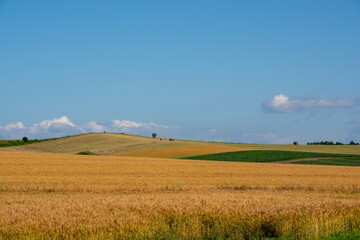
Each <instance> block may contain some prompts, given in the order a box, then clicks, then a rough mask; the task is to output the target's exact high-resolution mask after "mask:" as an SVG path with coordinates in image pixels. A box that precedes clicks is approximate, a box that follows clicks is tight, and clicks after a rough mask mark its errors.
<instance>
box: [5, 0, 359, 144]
mask: <svg viewBox="0 0 360 240" xmlns="http://www.w3.org/2000/svg"><path fill="white" fill-rule="evenodd" d="M359 26H360V1H354V0H352V1H350V0H349V1H331V0H324V1H289V0H283V1H280V0H279V1H276V0H275V1H267V0H262V1H209V0H207V1H66V0H65V1H37V0H34V1H24V0H19V1H10V0H2V1H0V109H1V111H0V139H8V138H15V139H16V138H22V136H24V135H26V136H28V137H29V138H45V137H57V136H64V135H69V134H74V133H82V132H88V131H114V132H127V133H136V134H140V135H150V134H151V132H153V131H157V132H158V135H161V136H165V135H166V136H168V137H173V138H183V139H196V140H214V141H232V142H256V143H291V142H292V141H299V142H300V143H306V142H308V141H321V140H332V141H343V142H347V141H350V140H354V141H360V91H359V90H360V67H359V66H360V44H359V43H360V28H359Z"/></svg>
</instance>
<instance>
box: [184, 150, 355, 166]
mask: <svg viewBox="0 0 360 240" xmlns="http://www.w3.org/2000/svg"><path fill="white" fill-rule="evenodd" d="M329 157H331V158H342V159H343V160H348V159H347V158H349V159H350V160H351V161H352V162H355V163H358V162H360V155H351V154H332V153H313V152H294V151H277V150H253V151H239V152H226V153H216V154H208V155H201V156H193V157H186V158H184V159H194V160H214V161H228V162H279V161H286V160H293V159H307V158H329ZM334 160H340V159H334ZM307 162H308V161H307ZM297 163H298V162H297Z"/></svg>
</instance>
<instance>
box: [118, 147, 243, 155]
mask: <svg viewBox="0 0 360 240" xmlns="http://www.w3.org/2000/svg"><path fill="white" fill-rule="evenodd" d="M246 150H250V149H244V148H238V147H231V146H222V145H214V144H197V145H188V146H178V147H168V148H157V149H149V150H141V151H136V152H129V153H124V154H121V155H120V156H128V157H153V158H183V157H190V156H197V155H205V154H213V153H222V152H235V151H246Z"/></svg>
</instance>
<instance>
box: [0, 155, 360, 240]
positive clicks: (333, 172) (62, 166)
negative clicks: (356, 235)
mask: <svg viewBox="0 0 360 240" xmlns="http://www.w3.org/2000/svg"><path fill="white" fill-rule="evenodd" d="M359 179H360V170H359V168H357V167H331V166H305V165H304V166H298V165H296V166H293V165H281V164H260V163H230V162H207V161H193V160H175V159H158V158H140V157H139V158H136V157H116V156H78V155H66V154H35V153H8V152H0V196H1V197H0V239H1V238H2V237H3V238H37V239H39V238H53V239H57V238H58V239H61V238H75V239H79V238H100V239H101V238H103V239H108V238H120V239H122V238H128V239H133V238H138V239H144V238H145V239H150V238H152V239H154V238H155V239H158V238H172V239H173V238H178V239H193V238H214V237H217V238H233V239H248V238H249V237H250V236H254V237H258V238H260V237H278V236H284V237H292V238H300V237H306V238H314V237H317V236H327V235H329V234H332V233H335V232H337V231H350V230H354V229H359V228H360V182H359Z"/></svg>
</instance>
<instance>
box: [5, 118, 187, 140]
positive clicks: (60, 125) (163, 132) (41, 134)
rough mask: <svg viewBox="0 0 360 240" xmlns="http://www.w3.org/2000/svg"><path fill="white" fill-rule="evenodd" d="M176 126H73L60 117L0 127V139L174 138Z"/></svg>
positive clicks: (118, 122)
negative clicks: (97, 135)
mask: <svg viewBox="0 0 360 240" xmlns="http://www.w3.org/2000/svg"><path fill="white" fill-rule="evenodd" d="M179 129H180V128H179V127H177V126H167V125H160V124H157V123H153V122H149V123H141V122H135V121H129V120H113V121H110V122H95V121H93V122H89V123H86V124H84V125H81V126H77V125H75V124H74V123H73V122H71V121H70V120H69V118H68V117H66V116H62V117H60V118H54V119H52V120H43V121H41V122H40V123H36V124H34V125H32V126H31V127H29V128H27V127H25V126H24V124H23V123H22V122H17V123H10V124H8V125H6V126H0V139H21V138H22V137H24V136H27V137H28V138H30V139H34V138H40V139H41V138H54V137H62V136H67V135H73V134H80V133H88V132H104V131H106V132H125V133H129V134H137V135H143V136H151V134H152V133H153V132H157V133H158V136H170V137H174V136H175V135H177V133H179V131H178V130H179Z"/></svg>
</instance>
